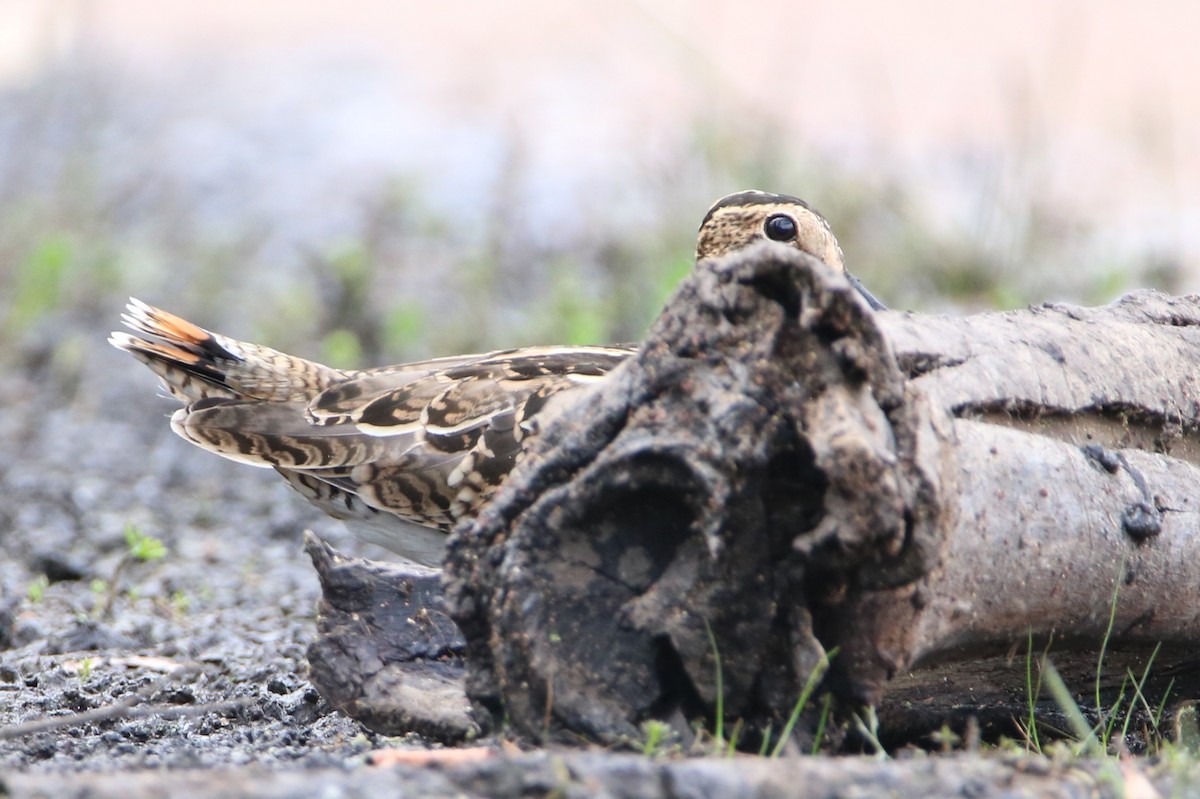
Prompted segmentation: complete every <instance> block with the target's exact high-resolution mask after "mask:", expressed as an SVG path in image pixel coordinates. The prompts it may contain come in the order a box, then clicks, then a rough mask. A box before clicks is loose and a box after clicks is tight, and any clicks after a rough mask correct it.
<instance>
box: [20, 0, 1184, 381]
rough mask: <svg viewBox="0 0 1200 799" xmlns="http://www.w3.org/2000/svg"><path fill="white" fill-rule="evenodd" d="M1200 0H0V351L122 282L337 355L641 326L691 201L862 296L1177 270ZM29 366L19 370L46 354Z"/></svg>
mask: <svg viewBox="0 0 1200 799" xmlns="http://www.w3.org/2000/svg"><path fill="white" fill-rule="evenodd" d="M1196 30H1200V5H1196V4H1193V3H1188V2H1182V1H1181V2H1170V1H1169V0H1144V1H1143V2H1140V3H1136V4H1134V3H1116V2H1111V3H1096V2H1069V1H1067V0H1058V1H1055V2H1045V1H1036V0H1014V2H1009V3H1005V4H994V3H984V2H961V0H913V2H909V3H904V4H880V3H876V2H873V1H872V0H841V2H838V3H817V2H794V1H793V0H774V1H773V2H771V1H768V2H760V3H756V4H743V3H733V2H700V1H698V0H610V1H609V2H605V3H577V4H574V3H572V4H569V3H553V2H536V1H535V0H510V2H506V3H488V2H468V3H455V4H415V3H396V2H393V1H392V0H341V1H340V2H338V3H323V2H305V3H296V2H287V1H285V0H256V2H255V3H244V2H237V1H236V0H211V1H210V2H207V3H203V4H196V3H179V2H158V1H157V0H0V358H2V359H3V360H4V362H5V363H6V364H7V368H8V369H10V370H12V369H17V370H19V371H21V372H23V373H25V374H34V373H36V374H37V375H39V378H40V380H39V383H40V384H41V385H43V386H44V385H46V383H45V382H44V381H49V384H50V385H52V386H53V388H54V396H55V397H58V398H62V399H68V400H69V399H70V398H71V397H73V396H74V393H75V392H76V391H77V390H78V387H79V386H80V385H82V384H83V383H86V382H87V381H86V380H84V381H83V383H81V382H80V381H81V379H82V378H81V375H82V374H83V373H84V372H86V371H87V369H88V364H89V362H91V361H94V360H96V359H99V360H100V362H101V363H103V364H104V365H105V370H104V371H105V373H108V372H109V371H110V370H119V373H120V375H121V378H120V379H121V380H124V379H125V376H126V375H129V374H135V375H136V377H142V378H146V379H145V380H143V381H142V382H145V383H148V382H150V381H149V377H148V376H146V375H142V374H138V373H137V370H136V369H135V367H134V365H133V364H132V363H131V362H128V361H122V360H120V356H119V354H118V353H115V352H113V353H109V352H107V349H108V348H107V347H105V346H104V344H103V337H104V333H105V332H106V331H107V330H109V329H111V328H112V327H113V326H114V323H116V322H117V320H118V315H119V312H120V309H121V305H122V303H123V300H124V298H125V297H126V296H127V295H129V294H133V295H135V296H137V297H140V298H142V299H145V300H147V301H149V302H152V303H155V304H159V305H162V306H164V307H166V308H168V309H171V310H174V311H176V312H179V313H181V314H184V315H186V316H188V317H189V318H192V319H195V320H196V321H198V322H200V323H201V324H205V325H207V326H209V327H212V328H215V329H218V330H221V331H223V332H227V333H229V334H231V335H235V336H238V337H242V338H251V339H255V340H259V341H262V342H267V343H270V344H272V345H274V346H276V347H279V348H283V349H290V350H294V351H299V352H300V353H303V354H305V355H308V356H310V357H317V358H321V359H327V360H330V361H333V362H335V363H336V364H337V365H340V366H351V365H360V364H376V363H382V362H394V361H398V360H407V359H414V358H419V357H424V356H430V355H438V354H450V353H459V352H469V351H475V350H481V349H489V348H498V347H508V346H518V345H522V344H529V343H534V342H540V343H579V342H595V343H603V342H610V341H628V340H636V339H637V338H638V337H640V335H641V333H642V332H643V331H644V329H645V327H646V325H647V324H648V323H649V321H650V320H651V319H652V318H653V316H654V314H655V313H656V311H657V310H658V309H659V307H660V306H661V302H662V300H663V299H664V297H665V296H666V295H667V293H669V291H670V290H671V288H672V287H673V286H674V285H675V283H676V282H677V281H678V279H679V277H680V276H681V275H682V274H684V273H685V272H686V271H687V269H688V268H689V266H690V262H691V254H692V253H691V250H692V242H693V237H694V233H695V229H696V226H697V224H698V222H699V220H700V218H701V216H702V215H703V214H704V212H705V210H706V209H707V207H708V206H709V204H710V203H711V202H712V201H713V200H715V199H716V198H717V197H719V196H721V195H723V194H725V193H727V192H730V191H734V190H738V189H742V188H748V187H756V188H762V189H767V190H773V191H778V192H785V193H791V194H796V195H799V196H801V197H804V198H806V199H807V200H809V201H810V202H811V203H812V204H813V205H815V207H817V208H818V209H820V210H821V211H822V212H823V213H824V214H825V215H826V216H827V217H828V218H829V219H830V221H831V223H832V224H833V227H834V229H835V231H836V232H837V234H838V236H839V237H840V239H841V241H842V244H843V248H844V250H845V252H846V259H847V263H848V265H849V266H850V267H851V269H853V270H854V271H855V272H856V273H858V274H859V275H860V276H861V277H862V278H863V279H864V280H865V282H866V283H867V285H868V286H870V287H871V288H872V290H874V291H875V293H876V294H877V295H879V296H880V297H881V298H883V299H884V300H885V301H886V302H887V303H888V304H889V305H891V306H893V307H900V308H910V309H919V310H928V311H948V310H973V309H982V308H1011V307H1020V306H1024V305H1026V304H1028V303H1035V302H1041V301H1044V300H1060V299H1061V300H1069V301H1076V302H1084V303H1100V302H1106V301H1108V300H1110V299H1112V298H1114V297H1115V296H1117V295H1118V294H1119V293H1121V292H1122V291H1125V290H1128V289H1132V288H1136V287H1142V286H1154V287H1159V288H1163V289H1165V290H1167V291H1172V292H1181V291H1187V290H1195V289H1197V288H1200V263H1198V260H1197V253H1198V251H1200V152H1198V151H1197V148H1196V147H1195V146H1193V145H1194V143H1195V142H1197V141H1200V92H1196V91H1194V89H1193V87H1192V85H1191V84H1192V77H1193V76H1194V75H1196V74H1200V48H1196V47H1195V46H1194V31H1196ZM42 379H44V381H43V380H42Z"/></svg>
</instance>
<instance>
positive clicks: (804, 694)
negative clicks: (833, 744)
mask: <svg viewBox="0 0 1200 799" xmlns="http://www.w3.org/2000/svg"><path fill="white" fill-rule="evenodd" d="M837 653H838V650H837V647H834V648H833V649H831V650H830V651H829V653H828V654H826V653H824V652H822V653H821V659H820V660H819V661H818V662H817V665H815V666H813V670H812V671H810V672H809V673H808V677H807V678H806V679H805V680H804V687H803V688H802V689H800V696H799V698H797V699H796V704H795V705H794V706H792V714H791V715H790V716H788V720H787V723H785V724H784V725H783V732H782V733H780V734H779V741H778V742H777V743H776V744H775V749H774V750H773V751H772V752H771V757H779V756H780V755H782V754H783V748H784V747H785V746H787V742H788V740H789V739H790V738H791V737H792V731H793V730H794V729H795V728H796V722H797V721H799V719H800V713H801V712H802V711H803V710H804V708H805V707H806V706H807V705H808V700H809V699H811V698H812V695H813V691H815V690H816V688H817V684H818V683H819V682H821V678H822V677H824V676H825V672H827V671H829V661H830V660H832V659H833V658H834V657H835V656H836V655H837ZM825 696H826V698H827V700H828V699H830V695H829V694H826V695H825ZM829 707H830V702H829V701H827V702H826V703H825V710H824V711H823V712H822V714H821V719H820V721H819V723H818V733H817V740H816V743H817V744H819V743H820V740H821V735H823V734H824V732H825V721H826V713H827V712H828V708H829Z"/></svg>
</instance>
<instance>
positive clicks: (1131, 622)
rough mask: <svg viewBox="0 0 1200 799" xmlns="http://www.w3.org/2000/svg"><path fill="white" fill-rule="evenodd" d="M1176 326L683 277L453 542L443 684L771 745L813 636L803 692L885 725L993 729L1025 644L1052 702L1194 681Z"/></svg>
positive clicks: (551, 723) (545, 718) (1196, 557)
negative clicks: (759, 736)
mask: <svg viewBox="0 0 1200 799" xmlns="http://www.w3.org/2000/svg"><path fill="white" fill-rule="evenodd" d="M1198 324H1200V299H1198V298H1195V297H1188V298H1171V297H1166V296H1163V295H1160V294H1155V293H1151V292H1143V293H1139V294H1135V295H1131V296H1129V297H1126V298H1124V299H1122V300H1121V301H1119V302H1117V303H1115V304H1113V305H1111V306H1108V307H1104V308H1096V309H1082V308H1075V307H1070V306H1065V305H1047V306H1043V307H1040V308H1032V309H1029V310H1025V311H1014V312H1007V313H994V314H982V315H977V316H967V317H961V318H951V317H931V316H924V315H918V314H908V313H898V312H890V311H888V312H879V313H876V312H873V311H871V310H870V309H869V308H868V307H867V305H866V304H865V302H863V301H862V299H861V298H860V297H859V296H858V295H857V293H856V292H855V291H854V290H853V288H852V287H851V286H850V285H849V284H848V283H847V282H846V279H845V278H844V277H843V276H842V275H839V274H836V273H835V272H834V270H831V269H829V268H828V267H826V266H825V265H824V264H822V263H821V262H819V261H817V260H815V259H812V258H809V257H807V256H804V255H803V254H798V253H794V252H791V251H788V250H786V249H785V248H782V247H778V246H774V245H770V244H766V245H764V246H762V247H760V248H758V249H755V250H752V251H749V252H747V253H744V254H741V255H737V256H733V257H731V258H728V259H722V260H719V261H711V262H704V263H702V264H700V265H699V266H698V267H697V269H696V271H695V272H694V273H693V274H692V275H691V276H690V277H689V278H688V279H687V280H686V281H685V282H684V283H683V285H682V286H681V287H680V289H679V290H678V291H677V292H676V294H675V295H674V296H673V298H672V299H671V300H670V301H669V303H668V305H667V307H666V309H665V310H664V312H663V314H662V315H661V316H660V318H659V319H658V321H657V322H656V323H655V325H654V326H653V327H652V329H651V331H650V333H649V334H648V336H647V339H646V341H645V342H644V344H643V347H642V348H641V349H640V351H639V352H638V354H637V355H636V356H635V357H633V358H631V359H630V360H629V361H628V362H627V363H625V364H623V365H622V366H621V367H620V368H618V369H617V370H616V371H615V372H614V373H613V374H612V375H611V377H610V379H608V380H607V381H605V383H604V384H603V385H602V387H601V388H600V389H598V390H597V391H596V392H595V393H594V394H592V395H590V396H589V397H588V398H586V399H585V400H584V401H583V402H582V403H581V404H580V405H579V406H578V407H576V408H574V409H573V410H572V411H571V412H570V413H569V414H568V415H567V416H566V417H565V418H564V419H563V420H562V421H561V423H558V424H555V425H554V426H552V427H551V428H549V429H547V430H546V431H545V432H544V434H543V435H542V437H541V441H540V443H539V448H538V454H537V456H536V457H533V458H531V459H530V460H528V461H527V462H526V463H525V464H523V466H522V468H520V469H519V470H518V472H516V473H514V475H513V476H512V477H511V478H510V479H509V481H508V483H507V484H506V486H505V488H504V490H503V491H502V492H501V494H500V495H499V496H498V498H497V500H496V501H495V502H494V503H493V504H492V505H491V506H489V507H488V508H487V509H486V510H485V511H484V512H483V513H482V515H481V516H480V517H479V518H478V519H477V520H476V521H475V523H474V524H473V525H469V526H465V527H463V528H460V529H459V530H458V531H457V532H456V534H455V536H453V538H452V541H451V552H450V556H449V558H448V562H447V568H446V575H445V579H446V586H447V591H448V606H449V609H450V612H451V613H452V614H453V615H454V617H455V619H456V621H457V622H458V623H459V626H460V628H461V630H462V632H463V634H464V636H465V639H466V646H467V648H466V652H467V658H468V668H469V672H468V680H467V686H468V693H469V694H470V696H471V698H472V699H473V700H474V701H475V703H476V705H477V707H479V708H483V709H486V710H488V711H490V712H491V713H492V714H493V715H495V716H498V715H499V714H503V715H504V716H505V717H506V718H507V719H508V720H509V721H510V722H511V723H512V725H513V726H514V727H515V728H516V729H517V730H518V731H520V732H522V733H524V734H525V735H528V736H530V737H532V738H535V739H544V738H547V737H552V738H553V737H559V738H562V737H566V738H571V739H577V738H583V739H590V740H600V741H604V742H617V741H628V740H630V739H636V738H638V737H639V736H640V735H641V733H640V730H639V727H640V725H641V724H642V723H643V722H644V721H646V720H647V719H651V718H657V719H665V720H667V721H669V722H671V723H672V724H673V725H674V726H675V727H676V728H677V729H678V730H680V733H681V734H686V730H687V729H688V725H689V722H690V721H691V720H694V719H696V718H706V719H709V720H712V719H713V716H714V714H715V713H716V710H717V708H718V707H720V708H721V709H722V711H723V713H724V714H725V716H726V717H727V718H728V719H730V720H732V719H742V720H744V721H745V722H746V723H747V724H748V725H749V726H750V727H751V728H757V729H765V728H767V727H769V726H771V725H778V723H779V722H780V720H781V718H782V717H785V716H786V715H787V714H788V712H789V711H790V710H791V708H792V705H793V704H794V703H795V701H796V699H797V697H798V696H799V694H800V691H801V686H803V685H804V683H805V681H806V679H807V677H808V675H809V674H810V673H811V672H812V671H813V669H814V668H817V666H818V664H821V663H823V662H824V660H825V658H826V657H827V656H828V654H829V653H830V652H832V651H833V650H834V649H835V648H836V650H837V654H836V656H835V657H834V658H833V659H832V667H831V669H830V671H829V673H828V675H827V677H826V679H825V686H826V687H827V688H828V689H829V690H831V691H832V692H833V693H834V695H835V696H836V697H837V698H838V699H839V700H841V702H843V703H844V704H847V705H851V706H852V705H855V704H860V703H868V704H877V705H880V707H881V715H882V717H883V718H884V720H885V727H886V726H887V723H888V722H889V720H890V722H891V723H892V724H894V726H895V727H896V728H897V729H899V728H904V729H913V730H915V729H918V728H920V729H929V728H936V726H937V725H938V724H940V723H943V722H945V721H947V720H952V721H954V722H955V723H961V722H962V721H963V720H965V718H966V717H967V716H968V715H972V714H974V715H977V716H983V717H984V718H985V721H986V720H988V719H989V718H990V720H991V721H993V722H994V721H996V720H997V719H1000V720H1003V719H1007V718H1010V717H1011V716H1012V715H1014V713H1016V712H1019V709H1021V708H1024V707H1025V706H1026V703H1027V700H1028V697H1026V696H1025V695H1024V694H1023V690H1024V683H1023V674H1024V671H1025V669H1024V665H1023V664H1019V663H1018V664H1014V663H1013V661H1014V656H1015V653H1021V654H1020V655H1019V656H1016V657H1015V659H1017V660H1020V659H1021V658H1023V657H1024V654H1023V653H1024V652H1025V651H1026V648H1027V647H1034V648H1035V649H1036V650H1037V651H1041V650H1042V649H1043V648H1045V647H1047V646H1049V647H1050V652H1051V656H1052V657H1053V658H1054V660H1055V662H1056V663H1057V664H1058V665H1059V666H1060V670H1061V671H1062V672H1063V674H1064V676H1066V677H1067V678H1068V682H1069V684H1071V685H1072V687H1076V688H1078V689H1079V691H1080V693H1081V694H1083V693H1084V692H1087V693H1088V694H1089V695H1090V694H1091V690H1092V687H1093V683H1094V682H1095V681H1096V680H1097V679H1100V680H1101V682H1103V683H1104V686H1105V688H1106V689H1112V688H1113V685H1115V683H1117V682H1120V680H1121V679H1122V678H1123V677H1124V676H1125V668H1126V667H1127V666H1130V665H1131V664H1137V663H1143V664H1144V663H1145V662H1146V661H1147V659H1148V658H1149V657H1150V656H1151V653H1152V652H1153V651H1154V647H1156V646H1157V645H1162V649H1161V650H1160V651H1159V654H1158V660H1157V661H1156V666H1155V675H1156V676H1155V679H1156V680H1157V679H1159V677H1158V675H1159V674H1161V681H1160V682H1161V685H1165V684H1166V680H1167V679H1168V676H1169V677H1170V678H1172V679H1174V680H1175V682H1174V689H1175V691H1176V692H1177V694H1176V695H1177V696H1183V695H1184V694H1185V692H1187V691H1194V690H1196V689H1197V688H1200V683H1198V682H1197V680H1196V677H1195V676H1194V673H1195V672H1196V671H1197V669H1196V668H1195V666H1196V659H1195V657H1194V656H1193V655H1192V651H1193V650H1194V644H1195V642H1196V641H1197V640H1200V613H1198V612H1197V611H1196V610H1195V608H1197V607H1200V601H1198V600H1200V597H1198V596H1197V591H1198V586H1200V536H1198V529H1197V528H1198V526H1200V519H1198V517H1197V513H1196V499H1195V496H1196V494H1197V490H1196V486H1198V485H1200V481H1198V479H1197V478H1198V477H1200V472H1198V470H1197V462H1198V453H1200V449H1198V447H1197V436H1196V430H1197V416H1198V414H1200V410H1198V408H1200V406H1198V404H1197V401H1196V398H1197V397H1200V385H1198V380H1197V375H1200V327H1198ZM1110 617H1111V624H1110ZM1102 647H1103V648H1104V649H1105V651H1106V652H1109V653H1117V654H1111V655H1110V656H1109V659H1108V661H1100V660H1099V659H1098V653H1099V651H1100V650H1101V648H1102ZM1160 670H1161V671H1160ZM1018 675H1020V677H1021V678H1022V679H1018ZM1098 675H1099V677H1098ZM1153 684H1155V683H1154V680H1151V681H1150V682H1149V683H1148V684H1147V686H1146V690H1147V691H1149V690H1150V688H1151V687H1153ZM1160 687H1161V686H1160ZM1113 690H1115V689H1113ZM1110 694H1111V692H1110ZM1110 694H1106V695H1110ZM1035 699H1036V697H1035ZM918 700H919V701H918ZM989 708H991V709H992V711H993V713H992V716H991V717H989V716H988V709H989ZM1092 710H1093V712H1100V711H1101V710H1102V709H1101V708H1092ZM905 725H909V726H908V727H906V726H905ZM776 729H778V727H777V726H776Z"/></svg>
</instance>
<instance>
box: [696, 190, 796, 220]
mask: <svg viewBox="0 0 1200 799" xmlns="http://www.w3.org/2000/svg"><path fill="white" fill-rule="evenodd" d="M768 203H782V204H785V205H799V206H800V207H802V208H807V209H808V210H810V211H813V212H814V213H818V212H817V211H816V210H815V209H814V208H813V207H812V206H811V205H809V204H808V203H806V202H804V200H801V199H800V198H799V197H792V196H789V195H787V194H771V193H770V192H767V191H758V190H755V189H751V190H749V191H739V192H738V193H737V194H730V195H729V196H728V197H722V198H721V199H719V200H717V203H716V205H714V206H713V207H712V208H709V209H708V213H707V214H705V215H704V220H703V221H702V222H701V223H700V227H704V226H705V225H707V224H708V221H709V220H710V219H712V218H713V214H715V213H716V212H717V211H719V210H721V209H722V208H732V207H735V206H741V205H766V204H768Z"/></svg>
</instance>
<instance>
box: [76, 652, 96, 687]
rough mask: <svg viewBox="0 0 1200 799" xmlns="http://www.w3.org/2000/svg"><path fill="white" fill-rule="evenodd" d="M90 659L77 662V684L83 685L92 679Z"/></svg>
mask: <svg viewBox="0 0 1200 799" xmlns="http://www.w3.org/2000/svg"><path fill="white" fill-rule="evenodd" d="M92 665H93V662H92V659H91V658H84V659H83V660H81V661H80V662H79V682H80V683H85V682H87V681H88V680H90V679H91V677H92Z"/></svg>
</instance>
